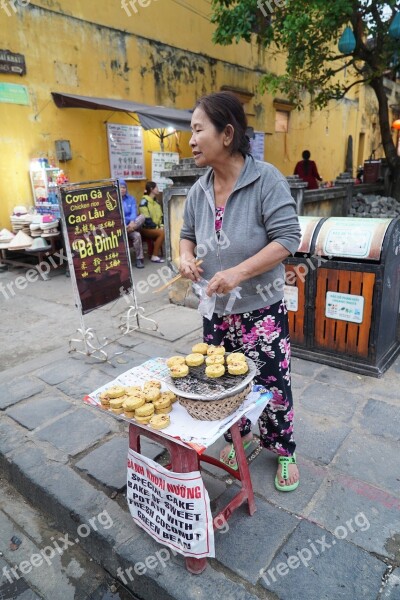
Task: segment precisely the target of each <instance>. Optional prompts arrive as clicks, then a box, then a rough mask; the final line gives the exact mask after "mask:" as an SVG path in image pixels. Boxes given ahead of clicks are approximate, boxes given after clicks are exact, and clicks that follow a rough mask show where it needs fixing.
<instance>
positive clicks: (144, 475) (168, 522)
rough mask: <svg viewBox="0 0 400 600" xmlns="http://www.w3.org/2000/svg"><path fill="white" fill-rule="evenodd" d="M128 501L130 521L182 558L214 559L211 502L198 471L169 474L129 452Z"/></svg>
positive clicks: (139, 455)
mask: <svg viewBox="0 0 400 600" xmlns="http://www.w3.org/2000/svg"><path fill="white" fill-rule="evenodd" d="M127 499H128V506H129V510H130V513H131V515H132V517H133V520H134V521H135V523H136V524H137V525H139V527H142V529H144V530H145V531H147V533H148V534H149V535H151V537H152V538H154V539H155V540H157V541H158V542H160V543H161V544H164V545H165V546H168V547H170V548H173V549H174V550H176V551H177V552H179V553H180V554H183V555H184V556H193V557H195V558H202V557H205V556H212V557H214V556H215V549H214V529H213V519H212V515H211V509H210V499H209V497H208V493H207V490H206V488H205V487H204V483H203V480H202V478H201V475H200V472H199V471H193V472H192V473H172V472H171V471H167V469H164V468H163V467H161V466H160V465H159V464H157V463H155V462H153V461H152V460H150V459H149V458H147V457H145V456H142V455H141V454H138V453H137V452H134V450H131V449H129V452H128V487H127Z"/></svg>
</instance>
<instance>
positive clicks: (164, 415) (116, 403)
mask: <svg viewBox="0 0 400 600" xmlns="http://www.w3.org/2000/svg"><path fill="white" fill-rule="evenodd" d="M99 398H100V402H101V405H102V406H103V407H104V408H107V409H109V410H110V411H111V412H113V413H114V414H117V415H122V414H124V415H125V417H127V418H128V419H134V420H135V421H136V422H137V423H141V424H142V425H149V426H150V427H152V428H153V429H164V428H165V427H168V425H169V424H170V422H171V421H170V417H169V413H170V412H171V410H172V404H173V403H174V402H176V399H177V398H176V396H175V394H174V393H173V392H162V391H161V383H160V382H159V381H157V380H150V381H147V382H146V383H145V384H144V386H143V388H142V387H140V386H132V387H122V386H114V387H111V388H108V389H107V390H105V391H104V392H102V393H101V394H100V396H99Z"/></svg>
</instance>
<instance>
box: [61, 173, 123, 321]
mask: <svg viewBox="0 0 400 600" xmlns="http://www.w3.org/2000/svg"><path fill="white" fill-rule="evenodd" d="M82 185H84V184H82ZM60 192H61V207H62V212H63V218H64V226H65V230H66V232H67V240H66V242H68V243H69V247H70V250H71V253H72V263H73V268H74V272H75V279H76V283H77V288H78V294H79V297H80V301H81V305H82V313H83V314H84V313H87V312H89V311H91V310H93V309H95V308H98V307H100V306H104V305H105V304H108V303H109V302H112V301H113V300H116V299H117V298H119V297H120V296H121V294H123V293H125V292H128V291H129V290H130V289H131V288H132V286H133V283H132V278H131V271H130V262H129V255H128V252H129V249H128V246H127V241H126V240H127V238H126V231H125V223H124V217H123V210H122V208H121V202H120V199H119V196H118V190H117V186H116V184H115V183H114V184H110V183H106V184H104V183H103V184H102V183H101V182H100V184H99V185H95V186H94V187H83V188H80V187H79V184H74V185H67V186H62V187H61V188H60Z"/></svg>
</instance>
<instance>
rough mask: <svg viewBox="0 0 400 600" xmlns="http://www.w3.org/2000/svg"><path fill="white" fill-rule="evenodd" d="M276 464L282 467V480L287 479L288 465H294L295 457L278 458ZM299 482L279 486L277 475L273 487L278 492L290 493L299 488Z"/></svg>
mask: <svg viewBox="0 0 400 600" xmlns="http://www.w3.org/2000/svg"><path fill="white" fill-rule="evenodd" d="M278 464H279V465H281V467H282V479H289V464H295V465H296V464H297V463H296V455H295V454H293V456H278ZM299 483H300V481H299V480H297V481H295V483H292V484H291V485H281V484H280V483H279V479H278V475H275V487H276V489H277V490H279V491H280V492H292V491H293V490H295V489H296V488H297V487H298V486H299Z"/></svg>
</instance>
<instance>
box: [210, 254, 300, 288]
mask: <svg viewBox="0 0 400 600" xmlns="http://www.w3.org/2000/svg"><path fill="white" fill-rule="evenodd" d="M290 254H291V253H290V252H289V250H287V249H286V248H285V247H284V246H282V245H281V244H280V243H279V242H270V243H269V244H268V246H265V248H263V249H262V250H260V252H258V253H257V254H255V255H254V256H252V257H251V258H248V259H247V260H244V261H243V262H241V263H240V264H238V265H237V266H236V267H232V268H231V269H226V270H225V271H218V273H215V275H214V277H213V278H212V279H211V280H210V283H209V285H208V288H207V290H206V293H207V295H208V296H212V294H228V293H229V292H230V291H231V290H233V289H234V288H235V287H237V286H238V285H240V284H241V283H242V282H243V281H246V280H247V279H251V278H252V277H257V275H261V274H262V273H265V272H266V271H271V270H272V269H274V268H275V267H277V266H278V265H280V264H281V262H282V261H283V260H285V258H287V257H288V256H289V255H290Z"/></svg>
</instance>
